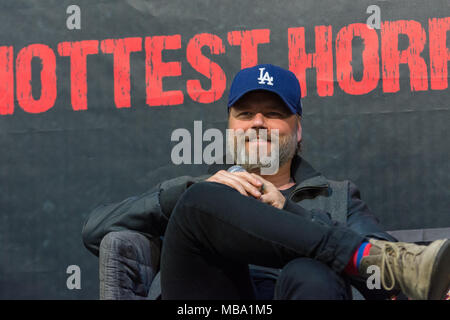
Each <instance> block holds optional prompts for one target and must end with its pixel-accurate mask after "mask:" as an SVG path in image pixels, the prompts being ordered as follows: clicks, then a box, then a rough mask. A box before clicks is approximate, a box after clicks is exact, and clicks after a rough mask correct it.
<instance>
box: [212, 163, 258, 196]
mask: <svg viewBox="0 0 450 320" xmlns="http://www.w3.org/2000/svg"><path fill="white" fill-rule="evenodd" d="M206 181H210V182H218V183H222V184H226V185H227V186H230V187H232V188H234V189H236V190H237V191H239V192H240V193H241V194H242V195H244V196H249V195H251V196H253V197H254V198H256V199H259V198H260V197H261V195H262V194H261V192H260V189H261V187H262V184H263V183H262V182H261V179H259V178H258V176H256V177H255V176H253V175H252V174H250V173H248V172H228V171H225V170H220V171H218V172H217V173H216V174H214V175H213V176H211V177H209V178H208V179H206Z"/></svg>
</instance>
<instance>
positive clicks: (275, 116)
mask: <svg viewBox="0 0 450 320" xmlns="http://www.w3.org/2000/svg"><path fill="white" fill-rule="evenodd" d="M267 117H270V118H281V117H283V115H282V114H281V113H279V112H269V113H267Z"/></svg>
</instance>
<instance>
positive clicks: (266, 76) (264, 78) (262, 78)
mask: <svg viewBox="0 0 450 320" xmlns="http://www.w3.org/2000/svg"><path fill="white" fill-rule="evenodd" d="M264 70H266V68H259V78H258V80H259V81H258V83H259V84H267V85H269V86H273V77H271V76H270V74H269V71H266V73H264V75H263V72H264ZM266 81H267V83H266Z"/></svg>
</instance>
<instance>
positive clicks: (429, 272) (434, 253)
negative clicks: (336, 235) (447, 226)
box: [359, 239, 450, 300]
mask: <svg viewBox="0 0 450 320" xmlns="http://www.w3.org/2000/svg"><path fill="white" fill-rule="evenodd" d="M369 242H370V243H371V244H372V247H371V248H370V252H369V255H368V256H366V257H363V258H362V259H361V263H360V266H359V272H360V274H362V275H366V270H367V268H368V267H369V266H371V265H375V266H378V267H379V268H380V270H381V284H382V286H383V288H384V289H385V290H388V291H390V290H401V291H402V292H403V293H404V294H405V295H406V296H407V297H409V298H411V299H417V300H441V299H444V298H445V296H446V294H447V292H448V290H449V288H450V240H448V239H444V240H436V241H434V242H432V243H431V244H429V245H428V246H420V245H416V244H414V243H407V242H389V241H382V240H376V239H370V240H369Z"/></svg>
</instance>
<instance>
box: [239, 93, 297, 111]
mask: <svg viewBox="0 0 450 320" xmlns="http://www.w3.org/2000/svg"><path fill="white" fill-rule="evenodd" d="M255 106H256V107H258V106H259V107H268V108H272V107H274V108H279V109H280V111H281V110H283V111H286V112H289V113H291V112H290V110H289V109H288V107H287V106H286V104H285V103H284V101H283V99H281V98H280V96H279V95H277V94H276V93H273V92H270V91H266V90H255V91H251V92H248V93H246V94H245V95H244V96H242V98H240V99H239V100H238V101H236V103H235V104H234V105H233V107H235V108H236V109H241V108H250V107H255Z"/></svg>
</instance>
